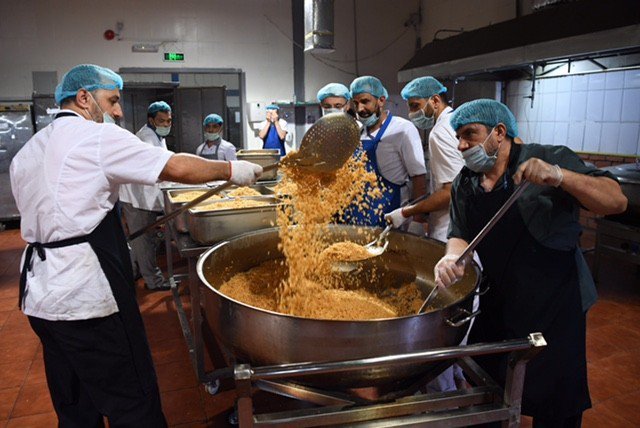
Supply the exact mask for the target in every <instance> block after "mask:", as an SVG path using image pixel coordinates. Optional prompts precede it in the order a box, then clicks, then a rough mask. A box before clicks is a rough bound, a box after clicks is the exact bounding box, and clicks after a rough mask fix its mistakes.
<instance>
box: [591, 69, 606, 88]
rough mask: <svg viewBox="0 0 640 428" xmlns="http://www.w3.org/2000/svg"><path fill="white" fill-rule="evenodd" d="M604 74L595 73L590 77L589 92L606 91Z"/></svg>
mask: <svg viewBox="0 0 640 428" xmlns="http://www.w3.org/2000/svg"><path fill="white" fill-rule="evenodd" d="M604 79H605V76H604V73H595V74H590V75H589V90H590V91H597V90H600V89H604Z"/></svg>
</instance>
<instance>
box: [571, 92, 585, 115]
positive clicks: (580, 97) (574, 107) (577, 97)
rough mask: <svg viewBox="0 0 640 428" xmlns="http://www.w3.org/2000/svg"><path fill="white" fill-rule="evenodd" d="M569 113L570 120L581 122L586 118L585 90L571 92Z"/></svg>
mask: <svg viewBox="0 0 640 428" xmlns="http://www.w3.org/2000/svg"><path fill="white" fill-rule="evenodd" d="M570 109H571V115H570V119H571V121H572V122H582V121H584V120H585V119H586V118H587V92H586V91H580V92H572V93H571V107H570Z"/></svg>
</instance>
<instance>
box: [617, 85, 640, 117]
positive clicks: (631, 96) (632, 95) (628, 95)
mask: <svg viewBox="0 0 640 428" xmlns="http://www.w3.org/2000/svg"><path fill="white" fill-rule="evenodd" d="M621 118H622V121H623V122H640V89H625V91H624V92H623V94H622V116H621Z"/></svg>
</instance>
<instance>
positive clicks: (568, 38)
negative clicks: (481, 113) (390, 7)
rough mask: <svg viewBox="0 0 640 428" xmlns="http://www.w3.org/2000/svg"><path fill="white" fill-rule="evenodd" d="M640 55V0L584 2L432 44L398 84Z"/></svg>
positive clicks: (407, 67)
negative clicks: (598, 58) (560, 62)
mask: <svg viewBox="0 0 640 428" xmlns="http://www.w3.org/2000/svg"><path fill="white" fill-rule="evenodd" d="M638 52H640V1H639V0H608V1H603V0H581V1H574V2H570V3H565V4H560V5H556V6H554V7H551V8H548V9H544V10H541V11H539V12H535V13H532V14H529V15H525V16H522V17H519V18H515V19H512V20H509V21H505V22H501V23H498V24H495V25H490V26H488V27H484V28H480V29H477V30H473V31H468V32H464V33H462V34H459V35H456V36H452V37H449V38H446V39H444V40H436V41H434V42H432V43H429V44H427V45H425V46H423V47H422V49H420V51H418V53H417V54H416V55H415V56H414V57H413V58H412V59H411V60H410V61H409V62H408V63H407V64H405V65H404V66H403V67H402V68H401V69H400V71H399V72H398V81H400V82H407V81H409V80H411V79H414V78H416V77H420V76H435V77H438V78H441V79H445V80H455V79H456V78H459V77H462V76H465V77H469V76H474V75H485V76H486V75H487V74H491V73H493V74H495V75H496V76H500V75H501V73H502V72H504V71H509V70H517V69H530V68H531V66H532V65H539V64H541V63H545V62H550V61H557V60H563V59H567V60H569V59H590V58H597V57H599V56H601V55H612V54H620V55H625V54H634V53H638ZM502 75H504V73H502Z"/></svg>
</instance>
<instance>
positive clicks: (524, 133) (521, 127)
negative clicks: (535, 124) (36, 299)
mask: <svg viewBox="0 0 640 428" xmlns="http://www.w3.org/2000/svg"><path fill="white" fill-rule="evenodd" d="M518 134H519V135H518V136H519V137H520V138H521V139H522V140H523V141H524V142H525V143H529V142H531V135H529V122H518Z"/></svg>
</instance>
